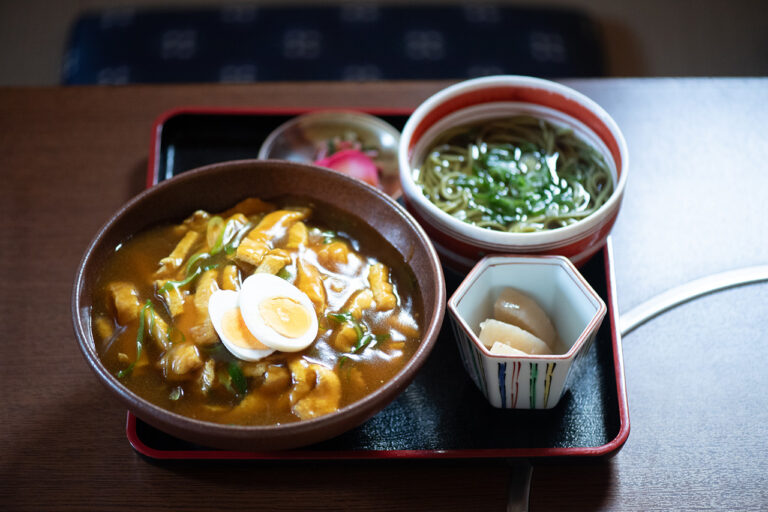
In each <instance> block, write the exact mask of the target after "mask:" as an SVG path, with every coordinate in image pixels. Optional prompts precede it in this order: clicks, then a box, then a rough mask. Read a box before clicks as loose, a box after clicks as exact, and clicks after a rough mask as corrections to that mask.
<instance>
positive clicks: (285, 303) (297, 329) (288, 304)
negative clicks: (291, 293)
mask: <svg viewBox="0 0 768 512" xmlns="http://www.w3.org/2000/svg"><path fill="white" fill-rule="evenodd" d="M259 313H260V314H261V318H262V320H264V323H265V324H267V326H269V327H271V328H272V329H274V330H275V331H276V332H277V333H279V334H281V335H283V336H285V337H286V338H298V337H299V336H301V335H302V334H304V333H305V332H307V330H308V329H309V326H310V324H311V318H310V316H309V313H308V312H307V310H306V309H304V307H303V306H302V305H301V304H300V303H298V302H296V301H295V300H293V299H289V298H288V297H270V298H269V299H265V300H263V301H261V303H260V304H259Z"/></svg>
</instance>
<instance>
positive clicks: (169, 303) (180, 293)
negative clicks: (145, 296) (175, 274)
mask: <svg viewBox="0 0 768 512" xmlns="http://www.w3.org/2000/svg"><path fill="white" fill-rule="evenodd" d="M167 282H168V281H167V280H165V279H159V280H157V281H155V289H156V290H161V289H162V288H163V286H164V285H165V283H167ZM187 295H188V294H187V292H185V291H184V290H182V289H180V288H177V287H175V286H171V287H170V288H169V289H166V290H163V291H162V292H161V293H160V296H161V297H162V298H163V301H164V302H165V305H166V307H167V308H168V312H169V313H170V314H171V316H172V317H174V318H176V317H177V316H178V315H180V314H181V313H182V311H184V302H185V301H186V299H187Z"/></svg>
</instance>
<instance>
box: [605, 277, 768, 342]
mask: <svg viewBox="0 0 768 512" xmlns="http://www.w3.org/2000/svg"><path fill="white" fill-rule="evenodd" d="M761 281H768V265H758V266H754V267H746V268H741V269H736V270H728V271H726V272H721V273H719V274H713V275H710V276H707V277H702V278H700V279H696V280H694V281H691V282H689V283H686V284H683V285H680V286H676V287H675V288H672V289H671V290H668V291H666V292H664V293H662V294H660V295H657V296H655V297H653V298H652V299H649V300H647V301H645V302H643V303H642V304H640V305H639V306H636V307H634V308H632V309H631V310H629V311H628V312H627V313H625V314H623V315H621V316H620V317H619V332H620V333H621V335H622V336H626V335H627V334H629V333H630V332H632V331H633V330H635V329H636V328H637V327H639V326H641V325H643V324H644V323H645V322H647V321H648V320H650V319H652V318H654V317H656V316H658V315H660V314H661V313H663V312H665V311H667V310H669V309H672V308H674V307H676V306H679V305H680V304H683V303H685V302H688V301H690V300H693V299H695V298H697V297H701V296H702V295H707V294H709V293H713V292H717V291H720V290H725V289H727V288H733V287H735V286H742V285H745V284H752V283H758V282H761Z"/></svg>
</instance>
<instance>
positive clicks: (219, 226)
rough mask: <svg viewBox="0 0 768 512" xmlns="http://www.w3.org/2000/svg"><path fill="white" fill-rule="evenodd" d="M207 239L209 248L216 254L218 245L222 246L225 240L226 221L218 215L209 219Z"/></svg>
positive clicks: (206, 232) (206, 231)
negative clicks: (215, 250) (222, 241)
mask: <svg viewBox="0 0 768 512" xmlns="http://www.w3.org/2000/svg"><path fill="white" fill-rule="evenodd" d="M205 238H206V241H207V242H208V246H209V247H210V248H211V254H215V253H214V249H215V248H216V246H217V245H219V246H220V245H221V240H222V239H223V238H224V219H222V218H221V217H219V216H218V215H215V216H213V217H211V218H210V219H208V225H207V226H206V230H205ZM219 250H221V247H219Z"/></svg>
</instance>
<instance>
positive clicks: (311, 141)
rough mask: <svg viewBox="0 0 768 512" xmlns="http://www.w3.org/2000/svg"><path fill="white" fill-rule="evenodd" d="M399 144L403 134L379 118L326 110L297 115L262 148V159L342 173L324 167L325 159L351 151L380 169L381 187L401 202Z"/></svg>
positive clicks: (260, 151)
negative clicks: (319, 167) (357, 152)
mask: <svg viewBox="0 0 768 512" xmlns="http://www.w3.org/2000/svg"><path fill="white" fill-rule="evenodd" d="M399 142H400V132H399V131H397V129H396V128H395V127H393V126H392V125H390V124H389V123H387V122H386V121H384V120H383V119H381V118H379V117H376V116H373V115H370V114H366V113H363V112H356V111H350V110H322V111H317V112H310V113H307V114H302V115H299V116H296V117H294V118H293V119H291V120H289V121H286V122H285V123H283V124H282V125H280V126H278V127H277V128H276V129H275V130H274V131H273V132H272V133H270V134H269V136H268V137H267V138H266V139H265V140H264V143H263V144H262V145H261V148H260V149H259V158H260V159H263V160H267V159H276V160H287V161H290V162H298V163H310V164H311V163H314V164H317V165H320V166H322V167H329V168H332V169H334V170H340V169H339V167H338V166H335V165H333V164H330V165H324V164H323V160H325V161H326V162H328V161H329V158H328V157H329V156H331V155H332V153H334V152H336V151H338V152H339V153H340V152H341V151H343V150H344V149H345V148H351V149H352V150H353V151H359V152H361V153H364V154H365V155H367V156H368V157H370V160H372V161H373V164H374V165H375V167H376V171H375V172H376V174H377V175H378V180H377V181H378V188H379V189H380V190H382V191H384V192H385V193H386V194H387V195H389V196H390V197H392V198H394V199H397V198H398V197H400V195H401V193H402V191H401V186H400V176H399V169H398V161H397V151H398V144H399ZM329 146H330V148H329ZM336 154H337V155H338V153H336ZM357 156H359V155H357ZM341 165H344V164H343V163H341ZM369 183H370V182H369ZM371 184H372V185H374V186H376V184H374V183H371Z"/></svg>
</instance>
